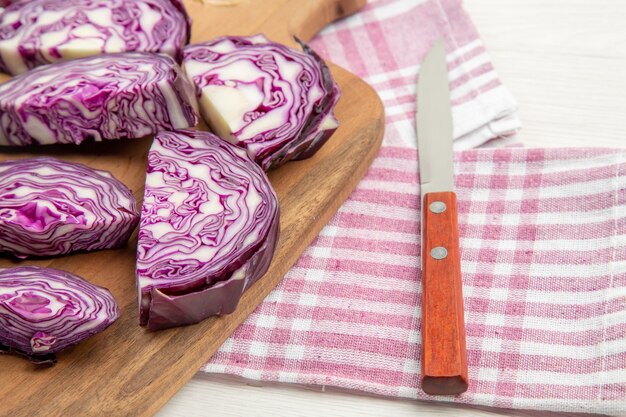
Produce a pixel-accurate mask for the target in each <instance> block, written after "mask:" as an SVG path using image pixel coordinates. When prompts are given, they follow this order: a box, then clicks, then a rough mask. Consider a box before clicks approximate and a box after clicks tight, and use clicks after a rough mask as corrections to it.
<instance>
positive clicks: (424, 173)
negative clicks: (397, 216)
mask: <svg viewBox="0 0 626 417" xmlns="http://www.w3.org/2000/svg"><path fill="white" fill-rule="evenodd" d="M417 148H418V150H419V163H420V166H419V170H420V184H421V194H422V199H423V197H424V195H425V194H427V193H432V192H441V191H454V177H453V172H454V168H453V164H452V109H451V106H450V90H449V88H448V67H447V64H446V50H445V46H444V43H443V40H441V39H440V40H438V41H437V42H436V43H435V45H434V46H433V47H432V49H431V50H430V51H429V52H428V54H427V55H426V58H425V59H424V62H423V63H422V66H421V69H420V72H419V81H418V85H417Z"/></svg>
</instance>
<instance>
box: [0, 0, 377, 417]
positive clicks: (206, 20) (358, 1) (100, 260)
mask: <svg viewBox="0 0 626 417" xmlns="http://www.w3.org/2000/svg"><path fill="white" fill-rule="evenodd" d="M205 1H206V2H208V3H212V4H203V3H199V2H196V1H194V0H188V1H185V4H186V6H187V9H188V11H189V13H190V15H191V17H192V19H193V22H194V23H193V30H192V42H198V41H203V40H208V39H211V38H212V37H214V36H218V35H226V34H229V35H248V34H255V33H265V34H266V35H267V36H268V37H269V38H270V39H273V40H276V41H279V42H283V43H286V44H290V45H293V44H294V42H293V40H292V39H291V36H290V34H295V35H297V36H299V37H300V38H302V39H304V40H308V39H310V38H311V37H312V36H313V35H315V33H317V32H318V31H319V30H320V29H321V28H323V27H324V26H325V25H327V24H328V23H330V22H331V21H333V20H335V19H338V18H340V17H343V16H346V15H348V14H351V13H353V12H355V11H356V10H358V9H359V8H360V7H361V6H363V4H364V3H365V0H240V1H239V2H237V3H238V4H236V5H231V6H223V5H222V6H217V5H216V4H219V3H222V4H223V3H234V2H235V1H233V0H230V1H224V0H221V1H220V0H205ZM331 69H332V72H333V74H334V77H335V79H336V80H337V82H338V83H339V85H340V87H341V90H342V97H341V100H340V101H339V103H338V105H337V108H336V115H337V118H338V119H339V121H340V123H341V127H340V128H339V129H338V130H337V132H336V133H335V134H334V136H333V137H332V138H331V139H330V140H329V141H328V143H327V144H326V145H325V146H324V147H323V148H322V149H321V150H320V151H319V152H318V153H317V154H316V155H315V156H314V157H312V158H310V159H308V160H304V161H299V162H290V163H288V164H286V165H284V166H282V167H280V168H279V169H277V170H275V171H273V172H271V173H270V174H269V176H270V179H271V181H272V184H273V185H274V187H275V189H276V192H277V193H278V196H279V199H280V208H281V236H280V240H279V243H278V248H277V250H276V253H275V255H274V259H273V261H272V265H271V267H270V270H269V271H268V273H267V274H266V275H265V276H264V277H263V278H262V279H261V280H259V281H258V282H257V283H255V284H254V285H253V286H252V287H251V288H250V289H249V290H248V291H247V292H246V293H245V294H244V296H243V298H242V299H241V302H240V304H239V307H238V309H237V311H236V312H235V313H233V314H231V315H228V316H222V317H218V318H211V319H208V320H205V321H203V322H202V323H200V324H197V325H193V326H187V327H180V328H175V329H169V330H165V331H159V332H148V331H146V330H145V329H144V328H142V327H139V325H138V307H137V297H136V292H135V277H134V267H135V246H136V243H137V236H136V232H135V234H134V235H133V237H132V238H131V240H130V241H129V243H128V245H127V246H126V247H125V248H123V249H119V250H108V251H100V252H92V253H84V254H76V255H68V256H63V257H59V258H55V259H50V260H32V261H31V260H27V261H19V262H18V261H14V260H11V259H9V258H8V257H5V258H0V267H11V266H18V265H40V266H50V267H54V268H59V269H63V270H67V271H70V272H73V273H75V274H78V275H80V276H82V277H84V278H86V279H87V280H89V281H91V282H94V283H96V284H98V285H102V286H104V287H107V288H109V289H110V290H111V292H112V293H113V295H114V296H115V298H116V299H117V301H118V303H119V305H120V309H121V315H120V318H119V320H118V321H117V322H116V323H115V324H113V325H112V326H111V327H110V328H109V329H107V330H106V331H105V332H103V333H101V334H99V335H96V336H94V337H92V338H91V339H88V340H87V341H85V342H83V343H81V344H80V345H78V346H76V347H74V348H72V349H70V350H68V351H66V352H62V353H60V354H59V355H58V359H59V362H58V364H57V365H55V366H53V367H51V368H37V367H35V366H34V365H32V364H31V363H29V362H28V361H26V360H24V359H22V358H19V357H14V356H9V355H4V356H0V369H1V372H0V374H1V377H2V383H0V415H2V416H11V417H19V416H28V417H33V416H64V417H74V416H81V417H83V416H107V417H112V416H149V415H153V414H154V413H155V412H156V411H157V410H158V409H159V408H160V407H161V406H162V405H163V404H164V403H165V402H167V400H168V399H169V398H170V397H171V396H172V395H173V394H174V393H175V392H176V391H177V390H178V389H180V388H181V387H182V386H183V385H184V384H185V382H187V380H189V379H190V378H191V377H192V376H193V375H194V374H195V373H196V372H197V370H198V369H199V368H200V367H201V366H202V365H203V364H204V363H206V361H207V360H208V359H209V358H210V357H211V355H213V353H215V351H217V349H218V348H219V347H220V345H221V344H222V343H223V342H224V341H225V340H226V338H227V337H228V336H229V335H230V334H231V333H232V332H233V331H234V330H235V328H237V326H238V325H239V324H240V323H241V322H242V321H243V320H245V318H246V317H248V315H249V314H250V313H251V312H252V311H253V310H254V309H255V307H256V306H257V305H258V304H259V303H261V302H262V301H263V299H264V298H265V297H266V296H267V294H268V293H269V292H270V291H271V290H272V289H273V288H274V287H275V286H276V285H277V284H278V282H280V280H281V279H282V278H283V276H284V275H285V273H286V272H287V271H288V270H289V268H290V267H291V266H292V265H293V264H294V263H295V261H296V260H297V259H298V257H299V256H300V254H301V253H302V252H303V251H304V249H305V248H306V247H307V246H308V245H309V244H310V242H311V241H312V240H313V239H314V238H315V237H316V236H317V235H318V233H319V231H320V229H321V228H322V227H323V226H324V225H325V224H326V223H327V222H328V220H329V219H330V218H331V216H332V215H333V214H334V213H335V212H336V211H337V209H338V208H339V206H340V205H341V203H342V202H343V201H344V200H345V199H346V198H347V197H348V195H349V194H350V192H351V191H352V190H353V189H354V187H355V186H356V184H357V182H358V181H359V179H360V178H361V177H362V176H363V174H364V173H365V171H366V170H367V168H368V166H369V165H370V163H371V161H372V160H373V158H374V156H375V155H376V153H377V151H378V148H379V146H380V143H381V140H382V136H383V130H384V112H383V107H382V104H381V102H380V100H379V98H378V96H377V95H376V93H375V92H374V90H373V89H372V88H371V87H369V86H368V85H367V84H365V83H364V82H363V81H362V80H360V79H359V78H357V77H355V76H354V75H352V74H350V73H348V72H347V71H345V70H343V69H341V68H339V67H337V66H333V65H331ZM150 142H151V140H150V138H146V139H140V140H119V141H111V142H107V143H92V144H87V145H85V146H70V145H64V146H42V147H38V148H28V149H0V160H7V159H17V158H25V157H30V156H33V155H37V156H41V155H53V156H56V157H58V158H61V159H65V160H68V161H75V162H81V163H84V164H87V165H89V166H91V167H94V168H99V169H105V170H109V171H111V172H112V173H113V174H114V175H115V177H117V178H118V179H120V180H121V181H122V182H124V183H125V184H126V185H127V186H128V187H129V188H130V189H131V190H133V192H134V194H135V196H136V197H137V200H138V201H141V198H142V196H143V183H144V178H145V173H144V171H145V167H146V156H147V152H148V148H149V146H150Z"/></svg>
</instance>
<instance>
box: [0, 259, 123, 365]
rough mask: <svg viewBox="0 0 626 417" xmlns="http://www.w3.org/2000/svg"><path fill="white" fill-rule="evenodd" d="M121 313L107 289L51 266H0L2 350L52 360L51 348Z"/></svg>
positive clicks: (96, 328)
mask: <svg viewBox="0 0 626 417" xmlns="http://www.w3.org/2000/svg"><path fill="white" fill-rule="evenodd" d="M118 316H119V310H118V307H117V303H116V302H115V299H114V298H113V296H112V295H111V293H110V292H109V291H108V290H107V289H105V288H102V287H98V286H97V285H94V284H91V283H89V282H87V281H85V280H84V279H82V278H80V277H78V276H76V275H73V274H70V273H69V272H65V271H60V270H58V269H52V268H39V267H36V266H24V267H19V268H8V269H0V353H3V352H15V353H19V354H22V355H26V356H27V357H29V358H30V359H31V360H32V361H33V362H36V363H54V362H56V358H55V355H54V353H55V352H59V351H61V350H63V349H66V348H68V347H70V346H72V345H75V344H77V343H79V342H81V341H83V340H85V339H87V338H88V337H90V336H92V335H94V334H96V333H99V332H101V331H102V330H104V329H106V328H107V327H109V326H110V325H111V324H112V323H113V322H114V321H115V320H117V318H118Z"/></svg>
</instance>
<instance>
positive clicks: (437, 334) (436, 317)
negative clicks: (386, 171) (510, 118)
mask: <svg viewBox="0 0 626 417" xmlns="http://www.w3.org/2000/svg"><path fill="white" fill-rule="evenodd" d="M417 109H418V111H417V117H416V119H417V138H418V141H417V142H418V146H417V147H418V151H419V171H420V187H421V201H422V209H421V213H422V219H421V242H422V244H421V247H422V290H423V291H422V381H421V382H422V390H423V391H424V392H425V393H427V394H431V395H454V394H460V393H462V392H465V391H466V390H467V353H466V348H465V321H464V318H463V294H462V283H461V262H460V257H459V230H458V223H457V205H456V194H455V193H454V176H453V172H454V169H453V158H452V110H451V105H450V91H449V89H448V69H447V64H446V51H445V45H444V42H443V40H438V41H437V42H436V43H435V45H434V46H433V47H432V49H431V50H430V51H429V52H428V54H427V55H426V58H425V59H424V62H423V63H422V66H421V69H420V72H419V82H418V86H417Z"/></svg>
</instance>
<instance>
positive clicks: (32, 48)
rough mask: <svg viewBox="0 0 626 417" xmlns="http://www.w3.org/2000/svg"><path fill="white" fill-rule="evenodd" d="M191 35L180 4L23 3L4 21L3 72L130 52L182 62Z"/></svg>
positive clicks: (119, 0) (0, 24) (0, 32)
mask: <svg viewBox="0 0 626 417" xmlns="http://www.w3.org/2000/svg"><path fill="white" fill-rule="evenodd" d="M190 32H191V31H190V20H189V16H188V15H187V12H186V11H185V8H184V6H183V4H182V2H181V1H180V0H21V1H19V0H18V1H14V2H12V4H11V5H10V6H8V7H7V8H6V9H5V10H4V12H3V13H2V14H1V15H0V71H3V72H7V73H10V74H22V73H24V72H26V71H28V70H29V69H31V68H34V67H36V66H39V65H45V64H50V63H53V62H57V61H63V60H68V59H76V58H83V57H86V56H92V55H98V54H102V53H117V52H129V51H141V52H157V53H164V54H168V55H170V56H171V57H173V58H175V59H177V60H179V61H180V59H181V58H182V56H181V50H182V48H183V46H185V45H186V44H187V43H188V42H189V35H190Z"/></svg>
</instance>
